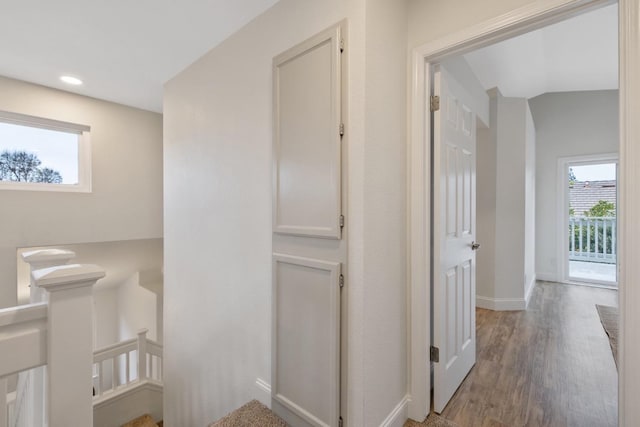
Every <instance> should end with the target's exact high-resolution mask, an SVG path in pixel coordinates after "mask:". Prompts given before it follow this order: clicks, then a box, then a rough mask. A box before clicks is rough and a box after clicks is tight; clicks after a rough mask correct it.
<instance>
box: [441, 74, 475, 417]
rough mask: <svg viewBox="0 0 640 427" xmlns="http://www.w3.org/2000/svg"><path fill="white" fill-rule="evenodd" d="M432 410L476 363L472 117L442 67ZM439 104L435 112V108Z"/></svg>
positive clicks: (460, 92)
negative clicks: (435, 355)
mask: <svg viewBox="0 0 640 427" xmlns="http://www.w3.org/2000/svg"><path fill="white" fill-rule="evenodd" d="M434 97H438V98H434V101H435V102H433V103H434V104H435V105H433V106H432V110H433V116H434V117H433V163H434V164H433V166H434V167H433V189H434V190H433V191H434V195H433V236H434V244H433V286H434V289H433V346H434V347H435V349H434V350H436V352H437V353H438V357H437V360H438V361H437V362H436V363H435V366H434V410H435V411H436V412H437V413H440V412H442V410H443V409H444V407H445V406H446V405H447V403H448V402H449V399H451V396H453V393H455V391H456V389H457V388H458V387H459V386H460V384H461V383H462V381H463V380H464V378H465V377H466V375H467V373H468V372H469V371H470V370H471V368H472V367H473V365H474V364H475V362H476V314H475V308H476V304H475V293H476V278H475V275H476V264H475V263H476V257H475V249H477V248H478V247H479V246H478V245H476V244H475V242H474V238H475V234H476V230H475V228H476V114H475V113H474V111H472V110H471V108H470V107H469V103H468V102H465V101H464V100H465V99H469V97H468V95H467V94H466V92H465V90H464V89H463V87H462V86H461V85H460V84H458V83H457V82H456V81H455V80H454V79H453V78H452V76H451V75H450V74H448V73H447V72H446V70H445V69H444V68H442V67H437V68H436V71H435V75H434ZM438 101H439V106H438V105H437V104H438Z"/></svg>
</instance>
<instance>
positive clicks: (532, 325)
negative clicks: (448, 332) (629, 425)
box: [442, 282, 618, 427]
mask: <svg viewBox="0 0 640 427" xmlns="http://www.w3.org/2000/svg"><path fill="white" fill-rule="evenodd" d="M617 298H618V296H617V291H615V290H609V289H599V288H591V287H585V286H574V285H561V284H557V283H551V282H538V283H537V284H536V288H535V289H534V291H533V294H532V297H531V301H530V303H529V308H528V310H526V311H511V312H505V311H503V312H495V311H490V310H483V309H477V339H478V341H477V342H478V347H477V348H478V354H477V362H476V365H475V367H474V368H473V369H472V370H471V372H470V373H469V375H468V376H467V378H466V379H465V380H464V382H463V383H462V385H461V386H460V388H459V389H458V391H457V392H456V393H455V395H454V396H453V398H452V399H451V401H450V402H449V404H448V405H447V407H446V408H445V410H444V412H443V413H442V415H443V416H444V417H445V418H447V419H449V420H452V421H455V422H456V423H458V424H459V425H460V426H461V427H517V426H527V427H542V426H548V427H565V426H566V427H609V426H611V427H615V426H617V423H618V416H617V396H618V392H617V386H618V376H617V375H618V374H617V370H616V367H615V364H614V361H613V356H612V353H611V349H610V347H609V341H608V338H607V336H606V334H605V332H604V329H603V327H602V325H601V324H600V320H599V318H598V313H597V311H596V307H595V304H604V305H612V306H617Z"/></svg>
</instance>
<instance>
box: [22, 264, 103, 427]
mask: <svg viewBox="0 0 640 427" xmlns="http://www.w3.org/2000/svg"><path fill="white" fill-rule="evenodd" d="M31 275H32V278H33V282H34V283H35V285H36V286H38V287H39V288H41V289H44V290H46V291H47V293H48V298H49V312H48V318H47V378H48V380H47V397H48V400H49V404H48V410H47V415H48V417H47V418H48V420H49V423H48V425H49V426H50V427H69V426H92V425H93V397H92V396H93V393H92V378H91V371H92V369H91V368H92V364H93V316H92V312H93V285H94V284H95V283H96V282H97V281H98V280H99V279H101V278H103V277H104V276H105V273H104V270H102V269H101V268H100V267H98V266H96V265H81V264H71V265H62V266H57V267H49V268H44V269H40V270H35V271H34V272H33V273H32V274H31Z"/></svg>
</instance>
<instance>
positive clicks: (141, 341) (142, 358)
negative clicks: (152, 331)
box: [138, 329, 149, 381]
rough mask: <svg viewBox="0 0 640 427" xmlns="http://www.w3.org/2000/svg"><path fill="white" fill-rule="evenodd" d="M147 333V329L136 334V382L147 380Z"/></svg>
mask: <svg viewBox="0 0 640 427" xmlns="http://www.w3.org/2000/svg"><path fill="white" fill-rule="evenodd" d="M147 332H149V330H148V329H141V330H140V331H139V332H138V380H139V381H144V380H146V379H147Z"/></svg>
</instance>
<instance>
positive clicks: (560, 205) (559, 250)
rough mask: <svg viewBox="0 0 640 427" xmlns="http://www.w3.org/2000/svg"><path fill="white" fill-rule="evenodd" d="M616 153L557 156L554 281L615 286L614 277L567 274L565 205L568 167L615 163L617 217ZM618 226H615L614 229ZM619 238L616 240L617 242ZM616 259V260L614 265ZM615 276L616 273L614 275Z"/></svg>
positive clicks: (567, 223) (567, 238) (567, 188)
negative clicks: (587, 277) (603, 278)
mask: <svg viewBox="0 0 640 427" xmlns="http://www.w3.org/2000/svg"><path fill="white" fill-rule="evenodd" d="M618 157H619V156H618V153H602V154H587V155H582V156H568V157H559V158H558V182H557V185H558V191H557V197H558V200H557V204H556V224H557V227H558V228H557V240H556V259H557V273H556V281H558V282H561V283H570V284H573V283H576V282H578V283H580V284H595V285H603V286H607V287H611V286H614V287H617V286H618V279H617V277H616V281H615V282H599V281H597V280H589V281H585V280H578V279H576V278H574V277H571V276H570V275H569V257H568V253H567V250H568V249H567V248H568V247H569V233H567V230H568V229H569V215H568V211H567V207H568V206H569V168H570V167H573V166H585V165H599V164H603V163H615V164H616V217H618V212H617V211H618V205H619V203H618V187H619V185H618V182H619V180H618V178H619V177H618V171H619V170H620V163H619V158H618ZM618 230H619V227H617V226H616V231H618ZM619 240H620V239H619V238H616V241H618V242H619ZM617 266H618V261H617V260H616V267H617ZM616 276H617V275H616Z"/></svg>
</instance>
